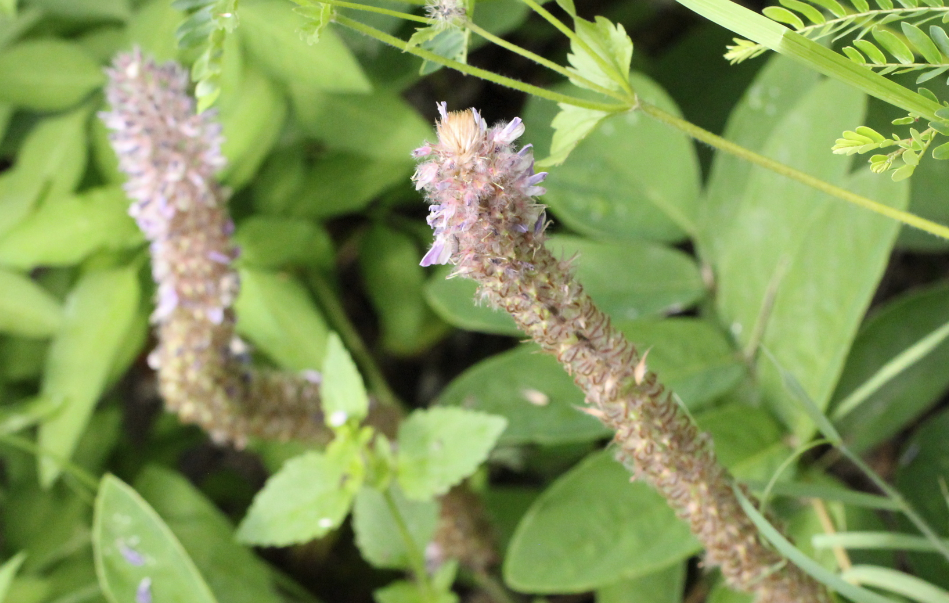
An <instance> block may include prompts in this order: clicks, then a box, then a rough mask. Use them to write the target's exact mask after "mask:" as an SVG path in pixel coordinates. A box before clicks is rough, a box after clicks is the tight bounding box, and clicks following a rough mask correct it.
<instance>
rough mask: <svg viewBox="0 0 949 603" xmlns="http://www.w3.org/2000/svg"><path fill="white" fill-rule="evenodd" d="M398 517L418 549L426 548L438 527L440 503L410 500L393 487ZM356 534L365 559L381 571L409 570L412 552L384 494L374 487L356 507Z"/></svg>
mask: <svg viewBox="0 0 949 603" xmlns="http://www.w3.org/2000/svg"><path fill="white" fill-rule="evenodd" d="M389 495H390V496H392V498H393V500H394V502H395V505H396V507H398V509H399V515H401V519H402V521H403V522H405V525H406V527H407V528H408V531H409V534H411V536H412V539H413V541H414V542H415V546H417V547H419V548H421V549H424V548H425V546H426V545H427V544H428V543H429V541H431V539H432V536H434V535H435V528H436V526H437V525H438V502H437V501H435V500H427V501H414V500H408V499H407V498H406V497H405V495H404V494H402V492H401V490H399V488H398V487H397V486H395V485H394V484H393V486H392V488H391V489H390V490H389ZM353 531H354V532H355V533H356V546H358V547H359V552H360V553H362V556H363V558H364V559H365V560H366V561H368V562H369V563H370V564H372V565H373V566H374V567H378V568H382V569H409V568H410V566H411V559H410V557H409V555H410V553H409V551H408V549H407V548H406V544H405V541H404V539H403V535H402V532H401V531H400V530H399V525H398V523H397V522H396V519H395V518H394V517H393V516H392V510H391V509H390V508H389V505H388V504H387V502H386V500H385V495H384V494H383V493H382V492H380V491H378V490H376V489H375V488H369V487H365V486H364V487H363V488H362V489H361V490H360V491H359V494H357V495H356V504H355V505H354V506H353Z"/></svg>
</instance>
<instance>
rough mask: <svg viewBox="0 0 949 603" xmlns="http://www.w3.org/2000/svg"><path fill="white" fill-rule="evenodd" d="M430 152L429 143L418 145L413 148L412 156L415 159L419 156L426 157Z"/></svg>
mask: <svg viewBox="0 0 949 603" xmlns="http://www.w3.org/2000/svg"><path fill="white" fill-rule="evenodd" d="M431 154H432V147H430V146H429V145H425V146H423V147H419V148H417V149H415V150H414V151H412V157H415V158H416V159H418V158H419V157H428V156H429V155H431Z"/></svg>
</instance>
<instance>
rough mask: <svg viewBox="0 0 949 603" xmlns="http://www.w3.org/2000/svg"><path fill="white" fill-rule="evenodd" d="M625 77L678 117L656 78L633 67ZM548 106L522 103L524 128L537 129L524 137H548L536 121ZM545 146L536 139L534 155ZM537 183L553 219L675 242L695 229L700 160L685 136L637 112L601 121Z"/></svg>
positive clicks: (609, 234)
mask: <svg viewBox="0 0 949 603" xmlns="http://www.w3.org/2000/svg"><path fill="white" fill-rule="evenodd" d="M630 82H631V83H632V85H633V88H634V89H635V90H636V93H637V94H638V95H639V96H640V97H642V98H643V99H644V100H647V101H649V102H651V103H653V104H655V105H656V106H658V107H659V108H661V109H663V110H665V111H669V112H670V113H673V114H674V115H679V110H678V108H677V107H676V105H675V102H674V101H673V100H672V99H671V98H670V97H669V95H668V94H666V93H665V91H663V90H662V88H660V87H659V86H658V85H657V84H656V83H655V82H653V81H652V80H650V79H649V78H647V77H646V76H644V75H641V74H638V73H633V74H632V75H631V77H630ZM554 89H555V90H559V91H569V92H573V91H574V90H571V89H570V88H569V87H555V88H554ZM554 111H555V107H554V105H553V103H550V102H549V101H545V100H541V99H531V100H530V101H529V102H528V107H527V110H526V111H525V121H526V122H527V123H528V124H532V125H530V126H529V127H528V130H538V131H535V132H532V133H530V140H531V141H534V140H538V139H545V140H546V139H547V138H548V136H549V135H547V134H545V133H544V132H542V131H540V129H541V128H542V126H540V124H544V123H550V122H551V121H552V120H553V119H554V113H553V112H554ZM593 118H595V116H594V115H591V116H590V119H593ZM561 119H564V118H561ZM545 146H546V145H544V144H539V145H538V151H537V152H538V156H541V150H542V149H543V148H544V147H545ZM551 152H552V153H555V152H557V149H551ZM671 166H674V168H673V167H671ZM544 186H545V187H546V188H547V194H546V195H544V197H543V199H542V200H543V202H544V203H547V204H548V205H550V207H551V208H552V209H553V210H554V214H555V217H556V218H559V219H560V220H563V222H564V224H566V225H567V226H569V227H570V228H572V229H573V230H576V231H577V232H579V233H581V234H586V235H589V236H591V237H596V238H602V239H619V240H623V241H630V240H638V239H643V238H645V239H651V240H655V241H679V240H682V239H683V238H685V236H686V234H691V233H694V231H695V230H696V228H697V227H696V224H695V214H696V211H697V205H698V203H697V202H698V196H699V164H698V159H697V158H696V154H695V148H694V146H693V144H692V141H691V139H690V138H688V137H687V136H685V135H684V134H681V133H679V132H675V131H673V130H671V129H669V127H668V126H666V125H664V124H661V123H659V122H658V121H656V120H654V119H651V118H650V117H648V116H646V115H642V114H641V113H639V112H636V111H633V112H627V113H622V114H618V115H614V116H611V117H607V118H605V119H603V121H601V122H600V123H599V126H598V127H597V128H596V129H595V130H594V131H593V132H592V133H590V134H589V135H588V136H587V137H586V138H585V139H584V140H583V141H582V142H581V143H580V144H579V145H578V146H577V148H576V149H574V151H573V152H572V153H571V154H570V159H569V160H568V161H567V162H566V163H564V164H563V165H562V166H560V167H558V168H557V169H556V170H553V171H552V172H551V173H550V176H549V177H548V178H547V180H546V181H545V182H544Z"/></svg>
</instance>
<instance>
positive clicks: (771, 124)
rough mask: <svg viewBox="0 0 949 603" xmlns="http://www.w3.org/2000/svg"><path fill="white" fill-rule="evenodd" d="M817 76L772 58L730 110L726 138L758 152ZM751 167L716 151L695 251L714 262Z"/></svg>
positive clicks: (700, 218)
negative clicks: (697, 249) (722, 234)
mask: <svg viewBox="0 0 949 603" xmlns="http://www.w3.org/2000/svg"><path fill="white" fill-rule="evenodd" d="M819 78H820V76H819V74H817V73H816V72H814V71H813V70H811V69H808V68H807V67H805V66H803V65H799V64H798V63H795V62H794V61H791V60H790V59H786V58H784V57H781V56H775V57H773V58H772V59H770V60H769V61H768V64H767V65H766V66H765V67H764V68H763V69H762V70H761V72H760V73H759V74H758V76H757V77H756V78H755V80H754V82H752V84H751V85H750V86H749V87H748V89H747V91H746V92H745V94H744V96H743V97H742V99H741V101H740V102H739V103H738V105H737V106H736V107H735V109H734V110H733V111H732V113H731V116H730V117H729V118H728V125H727V126H726V128H725V138H727V139H728V140H730V141H732V142H734V143H736V144H739V145H741V146H743V147H746V148H748V149H751V150H753V151H760V150H761V149H762V148H763V147H764V144H765V142H767V140H768V138H769V137H770V136H771V132H772V131H773V130H774V129H775V127H776V126H777V124H778V117H779V116H781V115H785V114H786V113H787V112H788V111H790V110H791V109H792V108H793V107H794V105H796V104H797V103H798V101H799V100H800V99H801V97H803V96H804V95H805V94H806V93H807V92H808V90H810V88H811V87H812V86H813V85H814V83H816V82H817V81H818V79H819ZM821 148H822V149H824V148H826V146H821ZM753 169H754V168H753V166H752V165H751V164H750V163H748V162H747V161H743V160H741V159H739V158H737V157H735V156H734V155H729V154H728V153H716V154H715V159H714V162H713V163H712V171H711V174H710V175H709V182H708V186H707V187H706V191H705V199H704V202H702V203H700V204H699V207H698V216H699V218H698V223H699V240H698V243H699V246H700V248H699V251H700V253H701V255H702V256H703V257H704V258H705V259H706V260H708V261H711V262H712V263H715V261H716V258H717V257H718V255H719V254H721V253H722V250H723V248H724V247H726V246H727V245H728V243H729V241H728V238H726V237H721V236H718V233H720V232H721V231H722V230H724V229H727V228H728V225H729V224H731V223H732V222H733V221H734V220H735V218H736V216H737V214H738V212H739V210H741V208H742V205H741V204H740V203H737V202H735V199H736V198H737V196H738V195H740V194H741V193H742V192H743V191H744V190H745V187H746V186H747V185H748V178H749V177H750V175H751V174H752V171H753Z"/></svg>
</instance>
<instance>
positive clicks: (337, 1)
mask: <svg viewBox="0 0 949 603" xmlns="http://www.w3.org/2000/svg"><path fill="white" fill-rule="evenodd" d="M320 4H329V5H330V6H339V7H340V8H352V9H354V10H361V11H365V12H369V13H379V14H380V15H389V16H390V17H397V18H399V19H405V20H406V21H415V22H416V23H425V24H428V23H430V22H431V19H429V18H428V17H421V16H419V15H411V14H409V13H402V12H399V11H397V10H389V9H388V8H380V7H378V6H369V5H367V4H356V3H354V2H345V1H344V0H320Z"/></svg>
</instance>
